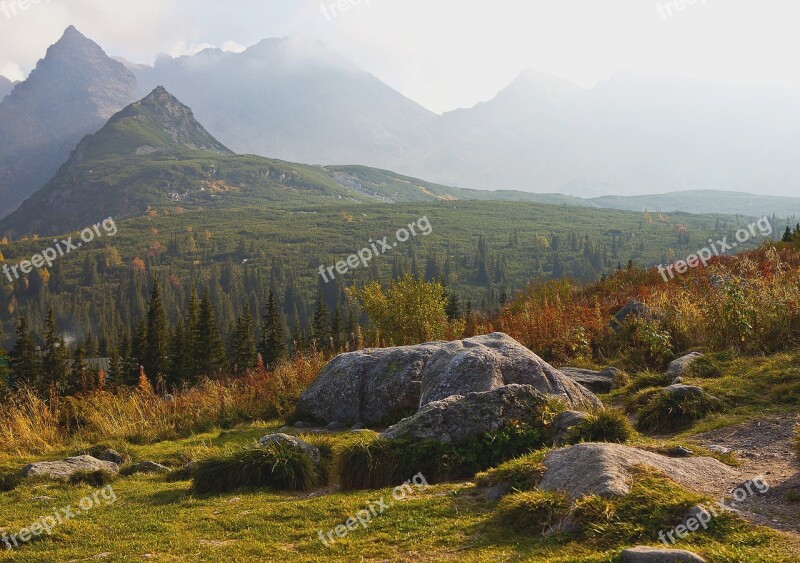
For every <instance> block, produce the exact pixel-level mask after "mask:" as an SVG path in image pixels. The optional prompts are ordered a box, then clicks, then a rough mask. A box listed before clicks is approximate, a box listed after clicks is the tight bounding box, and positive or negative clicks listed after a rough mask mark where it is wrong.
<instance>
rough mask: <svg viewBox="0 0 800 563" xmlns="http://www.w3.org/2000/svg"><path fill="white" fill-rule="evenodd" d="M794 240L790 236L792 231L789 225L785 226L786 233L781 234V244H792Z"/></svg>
mask: <svg viewBox="0 0 800 563" xmlns="http://www.w3.org/2000/svg"><path fill="white" fill-rule="evenodd" d="M793 240H794V235H792V229H791V228H790V227H789V225H786V231H785V232H784V233H783V239H781V241H782V242H792V241H793Z"/></svg>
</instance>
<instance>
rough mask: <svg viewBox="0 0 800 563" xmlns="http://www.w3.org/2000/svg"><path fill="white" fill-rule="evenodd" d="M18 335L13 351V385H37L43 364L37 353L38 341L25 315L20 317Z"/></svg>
mask: <svg viewBox="0 0 800 563" xmlns="http://www.w3.org/2000/svg"><path fill="white" fill-rule="evenodd" d="M16 336H17V342H16V344H14V349H13V350H12V351H11V370H12V371H13V380H12V386H13V387H19V386H21V385H29V386H31V387H37V384H38V383H39V382H40V377H41V364H40V362H39V358H38V356H37V355H36V343H35V342H34V340H33V335H32V333H31V329H30V327H29V326H28V320H27V319H26V318H25V317H20V319H19V326H18V327H17V334H16Z"/></svg>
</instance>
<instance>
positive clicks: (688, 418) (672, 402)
mask: <svg viewBox="0 0 800 563" xmlns="http://www.w3.org/2000/svg"><path fill="white" fill-rule="evenodd" d="M720 408H721V404H720V401H719V400H718V399H716V398H714V397H711V396H709V395H706V394H702V395H698V396H689V397H675V396H673V395H670V394H667V393H661V392H659V393H656V394H655V395H653V396H652V398H651V399H650V401H649V402H648V403H647V404H646V405H645V406H643V407H642V408H641V409H640V410H639V419H638V420H637V423H636V427H637V429H638V430H641V431H643V432H672V431H675V430H682V429H685V428H688V427H689V426H691V425H692V424H694V423H695V422H696V421H698V420H700V419H702V418H704V417H705V416H706V415H707V414H709V413H711V412H715V411H718V410H719V409H720Z"/></svg>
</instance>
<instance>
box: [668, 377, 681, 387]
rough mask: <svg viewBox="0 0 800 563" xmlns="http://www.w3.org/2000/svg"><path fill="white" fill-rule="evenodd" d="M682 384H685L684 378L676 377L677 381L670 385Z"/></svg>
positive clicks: (674, 380)
mask: <svg viewBox="0 0 800 563" xmlns="http://www.w3.org/2000/svg"><path fill="white" fill-rule="evenodd" d="M681 383H683V378H682V377H676V378H675V379H673V380H672V383H670V385H680V384H681Z"/></svg>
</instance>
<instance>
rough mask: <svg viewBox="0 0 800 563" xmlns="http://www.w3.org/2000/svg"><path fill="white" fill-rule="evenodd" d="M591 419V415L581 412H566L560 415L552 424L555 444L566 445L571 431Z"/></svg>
mask: <svg viewBox="0 0 800 563" xmlns="http://www.w3.org/2000/svg"><path fill="white" fill-rule="evenodd" d="M587 418H589V415H588V414H586V413H585V412H580V411H564V412H560V413H558V414H557V415H556V416H555V418H553V422H552V424H551V432H552V439H553V443H554V444H555V445H556V446H562V445H564V443H565V440H566V438H567V434H568V433H569V430H570V429H571V428H572V427H574V426H577V425H578V424H580V423H581V422H583V421H584V420H586V419H587Z"/></svg>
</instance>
